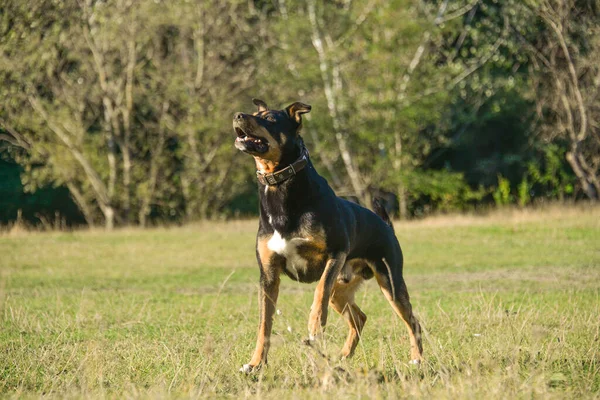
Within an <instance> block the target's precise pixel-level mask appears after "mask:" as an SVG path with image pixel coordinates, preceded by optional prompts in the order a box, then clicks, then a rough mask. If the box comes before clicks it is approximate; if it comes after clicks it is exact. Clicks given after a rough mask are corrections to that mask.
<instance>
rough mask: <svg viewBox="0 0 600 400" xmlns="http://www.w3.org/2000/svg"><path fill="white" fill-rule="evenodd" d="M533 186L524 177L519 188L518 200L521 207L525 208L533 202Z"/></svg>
mask: <svg viewBox="0 0 600 400" xmlns="http://www.w3.org/2000/svg"><path fill="white" fill-rule="evenodd" d="M530 190H531V185H530V184H529V181H528V180H527V177H524V178H523V180H522V181H521V183H519V186H518V187H517V193H518V198H517V202H518V204H519V206H521V207H525V206H526V205H527V204H529V202H530V201H531V194H530Z"/></svg>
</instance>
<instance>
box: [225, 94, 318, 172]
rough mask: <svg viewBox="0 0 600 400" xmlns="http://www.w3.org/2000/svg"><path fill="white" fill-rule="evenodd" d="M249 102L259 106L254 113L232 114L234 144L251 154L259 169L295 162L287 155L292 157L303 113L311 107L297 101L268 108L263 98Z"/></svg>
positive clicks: (297, 145)
mask: <svg viewBox="0 0 600 400" xmlns="http://www.w3.org/2000/svg"><path fill="white" fill-rule="evenodd" d="M252 101H253V103H254V104H255V105H256V106H257V107H258V111H257V112H255V113H254V114H244V113H241V112H239V113H236V114H235V115H234V116H233V130H234V131H235V133H236V135H237V138H236V139H235V147H236V148H237V149H238V150H241V151H243V152H244V153H248V154H251V155H252V156H254V158H255V159H256V163H257V167H258V168H259V169H261V170H263V171H265V172H273V171H274V170H275V168H276V167H277V165H279V164H280V163H283V162H288V163H289V162H293V161H295V160H294V159H291V160H290V157H294V155H295V154H296V152H297V150H298V148H299V144H300V143H301V139H299V136H298V132H299V131H300V127H301V126H302V114H306V113H307V112H309V111H310V108H311V107H310V106H309V105H307V104H304V103H300V102H296V103H293V104H291V105H289V106H287V107H286V108H285V109H283V110H269V108H268V107H267V104H266V103H265V102H264V101H262V100H258V99H253V100H252Z"/></svg>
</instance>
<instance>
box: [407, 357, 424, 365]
mask: <svg viewBox="0 0 600 400" xmlns="http://www.w3.org/2000/svg"><path fill="white" fill-rule="evenodd" d="M408 363H409V364H410V365H421V360H419V359H418V358H417V359H414V360H410V361H409V362H408Z"/></svg>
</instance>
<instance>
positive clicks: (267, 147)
mask: <svg viewBox="0 0 600 400" xmlns="http://www.w3.org/2000/svg"><path fill="white" fill-rule="evenodd" d="M254 104H255V105H257V106H258V112H256V113H254V114H252V115H250V114H244V113H237V114H235V116H234V117H233V128H234V130H235V133H236V134H237V138H236V140H235V146H236V147H237V148H238V149H239V150H241V151H243V152H245V153H248V154H250V155H252V156H253V157H254V160H255V162H256V169H257V177H258V181H259V196H260V222H259V227H258V235H257V238H256V256H257V259H258V265H259V267H260V299H259V306H260V322H259V327H258V340H257V342H256V349H255V351H254V355H253V356H252V359H251V360H250V362H249V363H248V364H245V365H244V366H243V367H242V369H241V371H243V372H251V371H252V370H254V369H256V368H258V367H260V366H261V365H263V364H266V363H267V352H268V350H269V338H270V335H271V326H272V321H273V313H274V312H275V304H276V302H277V296H278V294H279V282H280V275H281V274H282V273H284V274H286V275H288V276H289V277H290V278H292V279H294V280H297V281H300V282H318V284H317V289H316V291H315V295H314V300H313V304H312V307H311V310H310V317H309V319H308V333H309V340H315V339H316V338H318V336H319V334H320V333H321V331H322V330H323V329H324V327H325V323H326V321H327V309H328V305H331V306H332V307H333V309H334V310H335V311H337V312H338V313H340V314H341V315H342V316H343V317H344V318H345V319H346V322H347V323H348V325H349V327H350V333H349V334H348V338H347V340H346V343H345V344H344V347H343V349H342V357H349V356H351V355H352V353H353V352H354V349H355V348H356V345H357V344H358V340H359V338H360V333H361V330H362V328H363V326H364V325H365V322H366V320H367V316H366V315H365V314H364V313H363V312H362V311H361V310H360V308H358V306H357V305H356V303H355V302H354V293H355V292H356V290H357V289H358V287H359V286H360V284H361V283H362V282H363V281H364V280H366V279H370V278H372V277H373V276H375V279H377V283H378V284H379V286H380V287H381V291H382V292H383V294H384V295H385V297H386V298H387V299H388V300H389V302H390V304H391V306H392V308H393V309H394V311H395V312H396V313H397V314H398V315H399V316H400V317H401V318H402V319H403V320H404V322H405V323H406V326H407V327H408V332H409V335H410V345H411V362H413V363H418V362H420V360H421V358H422V346H421V327H420V325H419V322H418V321H417V319H416V318H415V316H414V315H413V312H412V307H411V304H410V301H409V296H408V291H407V289H406V284H405V283H404V279H403V278H402V263H403V259H402V251H401V250H400V245H399V244H398V240H397V239H396V236H395V234H394V229H393V227H392V224H391V222H390V219H389V217H388V215H387V213H386V212H385V210H384V209H383V208H382V207H380V206H379V205H378V204H375V210H376V212H377V214H375V213H373V212H371V211H370V210H367V209H366V208H363V207H361V206H359V205H357V204H355V203H351V202H349V201H346V200H343V199H341V198H339V197H337V196H336V195H335V194H334V192H333V190H332V189H331V188H330V187H329V185H328V184H327V181H326V180H325V179H324V178H322V177H321V176H320V175H319V174H318V173H317V171H315V168H314V167H313V165H312V163H311V161H310V158H309V156H308V152H307V150H306V148H305V147H304V143H303V141H302V138H301V137H300V135H299V131H300V127H301V125H302V114H305V113H308V112H309V111H310V109H311V107H310V106H309V105H306V104H303V103H294V104H292V105H290V106H289V107H287V108H286V109H284V110H269V109H268V108H267V105H266V104H265V102H263V101H262V100H256V99H255V100H254Z"/></svg>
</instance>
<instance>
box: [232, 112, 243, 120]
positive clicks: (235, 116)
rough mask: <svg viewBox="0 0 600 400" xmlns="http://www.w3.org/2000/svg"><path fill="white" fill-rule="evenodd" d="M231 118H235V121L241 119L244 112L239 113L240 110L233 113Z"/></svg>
mask: <svg viewBox="0 0 600 400" xmlns="http://www.w3.org/2000/svg"><path fill="white" fill-rule="evenodd" d="M233 119H234V120H236V121H241V120H243V119H244V113H241V112H239V113H235V115H234V116H233Z"/></svg>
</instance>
